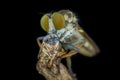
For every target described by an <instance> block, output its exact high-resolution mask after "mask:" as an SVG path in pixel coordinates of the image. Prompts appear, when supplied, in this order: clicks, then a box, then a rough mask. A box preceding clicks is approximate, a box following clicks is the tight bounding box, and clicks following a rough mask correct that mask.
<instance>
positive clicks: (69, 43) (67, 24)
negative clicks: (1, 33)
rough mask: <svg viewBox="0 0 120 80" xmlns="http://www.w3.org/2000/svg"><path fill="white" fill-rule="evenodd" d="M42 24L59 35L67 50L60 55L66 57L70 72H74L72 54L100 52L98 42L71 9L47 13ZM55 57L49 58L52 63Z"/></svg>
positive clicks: (85, 54)
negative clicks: (86, 30) (82, 25)
mask: <svg viewBox="0 0 120 80" xmlns="http://www.w3.org/2000/svg"><path fill="white" fill-rule="evenodd" d="M40 25H41V27H42V29H43V30H44V31H46V32H47V33H53V34H55V35H57V37H58V40H59V42H60V43H61V46H62V48H63V49H64V50H65V52H63V53H64V55H61V56H60V57H61V58H66V60H67V66H68V68H69V71H70V73H73V72H72V69H71V58H70V57H71V56H72V55H75V54H76V53H80V54H82V55H84V56H88V57H92V56H94V55H96V54H97V53H99V52H100V50H99V48H98V46H97V45H96V43H95V42H94V41H93V40H92V39H91V38H90V37H89V36H88V34H87V33H86V32H85V31H84V30H83V29H82V27H81V26H80V25H79V24H78V19H77V18H76V16H75V14H74V13H73V12H71V11H70V10H60V11H58V12H53V13H47V14H45V15H43V16H42V18H41V20H40ZM47 46H48V45H47ZM55 58H56V57H53V58H48V59H51V62H50V64H51V63H52V60H53V59H55Z"/></svg>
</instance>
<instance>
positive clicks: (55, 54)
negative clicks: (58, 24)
mask: <svg viewBox="0 0 120 80" xmlns="http://www.w3.org/2000/svg"><path fill="white" fill-rule="evenodd" d="M49 25H51V23H49ZM53 30H54V27H52V26H50V29H49V32H48V34H47V35H46V36H44V37H38V38H37V43H38V45H39V47H40V51H39V54H38V59H39V61H38V62H40V63H41V65H42V66H44V67H45V66H47V67H48V68H52V67H56V66H58V67H59V63H60V60H61V59H62V58H66V57H65V56H67V55H69V54H72V53H75V52H74V51H70V52H68V53H67V52H66V51H65V50H64V49H63V47H62V44H61V43H60V41H59V37H58V36H57V35H56V34H54V33H53ZM41 40H42V43H41V42H40V41H41ZM66 60H67V65H68V66H69V63H70V61H69V58H67V59H66ZM70 73H72V70H70Z"/></svg>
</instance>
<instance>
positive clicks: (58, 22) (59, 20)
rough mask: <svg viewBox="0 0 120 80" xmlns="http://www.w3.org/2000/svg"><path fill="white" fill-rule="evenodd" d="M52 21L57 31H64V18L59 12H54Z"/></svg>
mask: <svg viewBox="0 0 120 80" xmlns="http://www.w3.org/2000/svg"><path fill="white" fill-rule="evenodd" d="M52 21H53V24H54V26H55V28H56V29H57V30H59V29H62V28H63V27H64V25H65V19H64V16H63V15H62V14H60V13H58V12H54V13H53V15H52Z"/></svg>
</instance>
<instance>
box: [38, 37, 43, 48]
mask: <svg viewBox="0 0 120 80" xmlns="http://www.w3.org/2000/svg"><path fill="white" fill-rule="evenodd" d="M43 38H44V37H38V38H37V44H38V46H39V47H40V48H41V47H42V46H41V42H40V40H43Z"/></svg>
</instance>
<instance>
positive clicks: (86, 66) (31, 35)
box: [5, 0, 118, 80]
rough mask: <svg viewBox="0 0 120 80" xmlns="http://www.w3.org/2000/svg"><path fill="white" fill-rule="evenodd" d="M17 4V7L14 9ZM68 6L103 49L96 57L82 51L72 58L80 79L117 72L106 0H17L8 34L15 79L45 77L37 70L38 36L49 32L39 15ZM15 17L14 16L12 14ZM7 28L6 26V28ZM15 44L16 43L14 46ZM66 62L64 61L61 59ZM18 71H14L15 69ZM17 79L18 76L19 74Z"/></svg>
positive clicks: (11, 70) (8, 19)
mask: <svg viewBox="0 0 120 80" xmlns="http://www.w3.org/2000/svg"><path fill="white" fill-rule="evenodd" d="M18 4H19V5H18ZM16 6H18V7H17V8H15V7H16ZM62 9H69V10H71V11H73V12H74V13H75V14H76V15H77V16H78V19H79V24H80V25H81V26H82V27H83V29H84V30H85V31H86V32H87V33H88V34H89V36H90V37H91V38H92V39H93V40H94V41H95V42H96V43H97V44H98V46H99V47H100V50H101V52H100V53H99V54H98V55H96V56H95V57H93V58H88V57H85V56H82V55H80V54H77V55H74V56H73V57H72V68H73V71H74V72H75V73H76V74H77V77H78V80H87V79H90V80H98V79H108V78H109V79H111V78H115V77H113V74H115V73H116V71H117V70H116V68H117V65H116V64H115V63H117V62H116V61H117V59H118V58H115V51H114V50H113V48H115V46H113V44H116V42H112V40H113V39H114V37H113V36H114V35H113V33H114V32H113V31H114V29H113V28H114V27H113V26H112V22H110V21H111V19H112V17H113V16H112V15H111V14H110V12H112V10H111V7H109V5H108V4H107V3H104V2H82V1H77V0H71V1H70V0H65V1H62V0H60V1H58V0H56V1H52V0H42V1H39V2H35V1H32V2H25V3H24V2H21V3H19V2H17V3H16V4H15V6H13V7H12V8H10V9H9V10H10V14H9V15H8V14H7V16H10V18H7V22H8V21H10V23H9V24H11V27H9V26H8V28H7V30H9V29H10V32H12V33H11V34H10V33H8V34H7V35H6V36H9V37H10V38H9V42H10V45H9V46H10V47H11V46H14V48H12V47H11V48H12V49H11V50H12V52H11V54H9V55H10V56H12V57H13V58H12V57H9V55H8V56H7V57H8V58H10V59H9V60H8V61H7V62H11V63H12V62H14V63H13V65H12V64H11V65H9V68H8V66H7V69H8V70H10V71H9V72H10V73H12V72H13V73H15V75H12V77H14V78H15V79H19V78H20V79H22V80H23V79H25V78H26V79H29V78H30V79H31V80H45V78H44V77H43V76H41V75H40V74H38V72H37V70H36V62H37V55H38V51H39V47H38V45H37V42H36V38H37V37H39V36H45V35H46V34H47V33H46V32H45V31H43V30H42V29H41V27H40V23H39V21H40V18H41V17H42V16H43V14H45V13H49V12H54V11H59V10H62ZM13 16H14V17H13ZM5 28H6V27H5ZM7 40H8V39H7ZM14 44H15V45H14ZM62 62H63V63H64V64H65V60H62ZM14 71H15V72H14ZM15 76H16V77H17V76H18V77H17V78H16V77H15Z"/></svg>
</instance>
